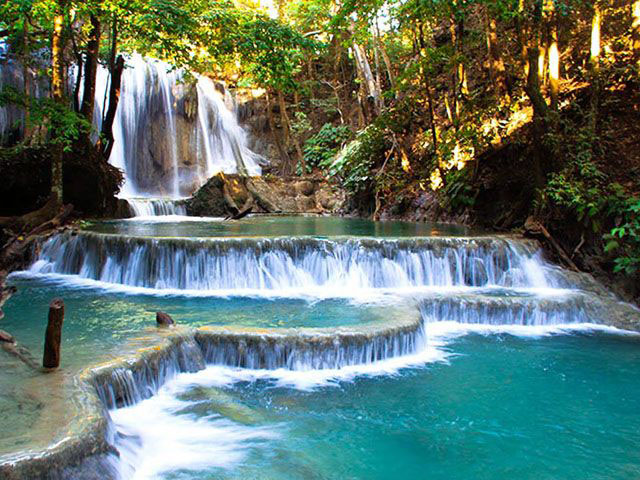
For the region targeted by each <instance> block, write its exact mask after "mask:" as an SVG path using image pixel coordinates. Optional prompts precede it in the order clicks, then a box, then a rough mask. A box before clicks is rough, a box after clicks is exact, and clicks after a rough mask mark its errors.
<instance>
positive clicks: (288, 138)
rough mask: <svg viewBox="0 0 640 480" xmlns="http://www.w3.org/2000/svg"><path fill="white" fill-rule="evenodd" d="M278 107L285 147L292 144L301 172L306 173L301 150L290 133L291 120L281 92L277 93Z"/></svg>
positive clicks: (293, 135) (296, 140)
mask: <svg viewBox="0 0 640 480" xmlns="http://www.w3.org/2000/svg"><path fill="white" fill-rule="evenodd" d="M278 105H279V106H280V118H281V121H282V131H283V133H284V138H285V145H288V144H289V143H290V142H291V143H293V148H294V149H295V151H296V156H297V157H298V161H299V162H300V164H301V166H302V171H303V172H304V173H306V172H307V165H306V163H305V161H304V155H303V154H302V148H300V143H299V142H298V139H297V138H296V136H295V133H293V132H291V120H290V119H289V114H288V113H287V103H286V102H285V99H284V95H283V94H282V92H278ZM292 167H293V166H292Z"/></svg>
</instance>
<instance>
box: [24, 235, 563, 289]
mask: <svg viewBox="0 0 640 480" xmlns="http://www.w3.org/2000/svg"><path fill="white" fill-rule="evenodd" d="M28 274H30V275H37V276H43V275H44V276H47V275H49V276H52V277H56V278H60V277H59V276H60V275H65V276H67V279H68V280H69V281H72V282H78V281H79V282H89V283H93V284H94V285H96V286H106V287H111V288H114V289H129V288H130V289H131V291H132V292H133V291H145V292H148V293H153V292H154V291H155V292H158V293H162V292H164V293H176V294H195V295H206V294H213V295H215V294H216V293H217V294H225V295H229V294H234V293H236V294H246V293H249V292H256V293H260V292H263V293H264V292H267V293H270V294H274V295H275V296H277V295H278V293H280V294H291V293H293V292H300V293H304V292H310V293H311V292H323V291H324V292H325V295H326V294H327V293H329V294H330V295H331V294H336V293H337V294H338V295H337V296H344V295H347V296H352V295H354V294H356V293H357V292H362V291H367V290H383V289H393V290H397V289H400V290H411V289H415V288H417V287H447V288H452V287H492V286H494V287H495V286H501V287H509V288H526V289H535V290H537V291H544V290H547V289H549V288H550V287H557V286H564V285H563V284H562V279H561V278H559V277H558V274H557V272H555V271H554V270H553V269H552V268H550V266H547V265H545V263H544V262H543V261H541V259H540V258H539V257H538V254H537V253H536V252H535V251H532V250H530V248H529V246H528V244H521V243H518V242H513V241H509V240H500V239H490V238H486V239H459V238H443V237H439V238H437V237H434V238H425V239H419V240H418V239H416V240H372V239H359V240H356V239H349V240H346V239H345V240H321V239H312V238H297V239H296V238H274V239H162V240H161V241H158V240H155V239H151V238H130V237H119V236H115V235H100V234H92V233H79V234H77V235H76V234H74V235H71V234H69V233H63V234H60V235H57V236H54V237H51V238H50V239H49V240H47V241H46V243H45V244H44V245H43V247H42V249H41V251H40V253H39V257H38V259H37V261H36V262H35V263H34V264H33V265H32V266H31V268H30V269H29V271H28ZM63 278H64V277H63ZM142 289H143V290H142ZM339 292H342V294H339Z"/></svg>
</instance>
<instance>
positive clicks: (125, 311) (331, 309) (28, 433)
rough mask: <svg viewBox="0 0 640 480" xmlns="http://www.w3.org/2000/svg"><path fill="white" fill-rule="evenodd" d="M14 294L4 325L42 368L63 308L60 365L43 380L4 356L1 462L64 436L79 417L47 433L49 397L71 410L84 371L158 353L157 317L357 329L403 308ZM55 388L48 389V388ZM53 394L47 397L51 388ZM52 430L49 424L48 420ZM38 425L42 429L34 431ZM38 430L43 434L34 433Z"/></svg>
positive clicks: (0, 358) (43, 287) (69, 292)
mask: <svg viewBox="0 0 640 480" xmlns="http://www.w3.org/2000/svg"><path fill="white" fill-rule="evenodd" d="M13 284H14V285H15V286H17V287H18V293H16V294H15V295H14V296H13V297H12V298H11V300H10V301H9V302H8V303H7V304H6V306H5V308H4V312H5V315H6V316H5V318H4V319H3V321H2V324H1V325H0V326H1V327H2V329H3V330H6V331H8V332H10V333H11V334H12V335H13V336H14V337H15V338H16V339H17V340H18V343H19V345H20V347H21V348H25V349H26V350H27V355H29V356H30V357H32V358H33V360H34V361H35V363H36V364H40V362H41V360H42V352H43V345H44V333H45V330H46V325H47V313H48V309H49V302H50V301H51V300H52V299H53V298H56V297H61V298H63V299H64V302H65V320H64V326H63V332H62V363H61V368H60V370H59V372H57V373H56V375H55V376H51V375H49V376H48V377H46V380H45V377H43V376H42V374H40V373H39V372H35V371H33V370H31V369H29V368H28V367H27V366H26V365H24V364H23V363H22V362H20V361H18V360H17V359H16V358H14V357H13V356H10V355H7V354H5V352H3V351H2V350H0V431H1V432H3V434H2V435H0V455H1V454H5V453H8V452H11V451H15V450H16V449H17V448H20V447H24V446H30V447H31V446H34V444H35V445H40V446H41V447H44V446H46V444H47V442H48V441H52V440H53V438H54V436H55V433H56V431H63V430H64V428H65V424H66V423H67V422H69V421H70V420H71V419H72V417H73V415H74V412H75V411H74V409H73V408H68V407H65V408H64V411H63V412H61V415H60V416H59V417H58V418H55V419H54V420H55V421H54V422H53V423H47V425H44V426H43V425H42V420H43V417H47V416H48V413H47V411H46V409H45V408H44V406H45V405H46V404H47V402H48V401H49V399H48V398H47V397H48V395H49V396H55V398H56V400H58V401H60V402H61V403H66V404H67V405H73V401H72V396H73V395H77V392H76V391H75V390H74V389H73V378H74V376H75V375H77V374H78V372H79V371H81V370H82V369H84V368H87V367H90V366H92V365H97V364H99V363H101V362H104V361H107V360H109V359H113V358H116V357H118V356H120V355H122V354H123V352H124V351H127V345H128V344H130V343H132V342H135V343H136V345H138V346H145V345H146V346H150V345H154V344H155V343H156V342H157V341H158V340H157V334H158V329H157V328H156V326H155V322H156V321H155V314H156V312H157V311H165V312H167V313H169V314H170V315H172V317H173V318H174V320H175V321H176V322H177V323H178V324H180V325H186V326H189V327H200V326H203V325H226V326H234V327H250V328H298V327H316V328H327V327H337V326H341V327H354V326H358V325H367V324H372V323H375V322H383V321H385V320H388V319H389V318H390V317H393V316H394V315H397V307H394V306H385V305H375V304H356V303H352V302H350V301H349V300H345V299H336V300H332V299H328V300H322V301H317V302H308V301H304V300H300V299H278V300H268V299H253V298H249V297H235V298H224V297H209V298H206V297H205V298H202V297H182V296H178V297H172V296H167V297H158V296H145V295H126V294H117V293H109V292H105V291H103V290H94V289H90V288H78V287H72V286H68V285H65V284H64V283H60V282H41V281H37V280H14V281H13ZM46 382H50V383H46ZM52 384H53V385H54V387H55V391H50V392H47V388H52V386H51V385H52ZM46 421H47V422H50V421H51V418H46ZM36 425H39V427H38V428H36ZM34 430H38V432H37V433H36V432H35V431H34Z"/></svg>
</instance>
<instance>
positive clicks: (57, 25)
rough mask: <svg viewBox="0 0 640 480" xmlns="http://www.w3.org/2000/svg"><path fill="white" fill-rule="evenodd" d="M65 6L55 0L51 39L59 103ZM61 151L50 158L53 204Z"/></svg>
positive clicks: (58, 201)
mask: <svg viewBox="0 0 640 480" xmlns="http://www.w3.org/2000/svg"><path fill="white" fill-rule="evenodd" d="M65 7H66V0H57V2H56V5H55V14H54V18H53V36H52V41H51V72H52V73H51V93H52V96H53V100H54V101H55V102H56V103H58V104H60V105H63V104H64V103H65V98H64V83H65V75H64V60H63V54H64V43H63V34H62V29H63V26H64V15H65ZM51 121H52V122H57V121H58V119H57V118H56V117H54V118H52V119H51ZM55 130H58V129H55ZM55 130H54V131H55ZM63 153H64V151H63V146H62V145H61V144H60V145H57V146H56V148H55V152H54V154H53V157H52V160H51V200H52V202H53V203H54V204H55V205H62V200H63V166H62V161H63Z"/></svg>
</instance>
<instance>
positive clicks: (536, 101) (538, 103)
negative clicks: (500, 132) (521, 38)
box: [526, 46, 549, 119]
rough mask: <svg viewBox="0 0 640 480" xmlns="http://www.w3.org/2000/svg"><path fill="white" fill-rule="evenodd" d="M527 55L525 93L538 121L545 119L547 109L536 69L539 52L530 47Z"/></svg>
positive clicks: (535, 48) (537, 49)
mask: <svg viewBox="0 0 640 480" xmlns="http://www.w3.org/2000/svg"><path fill="white" fill-rule="evenodd" d="M528 55H529V74H528V75H527V85H526V91H527V95H528V96H529V99H530V100H531V104H532V105H533V113H534V116H535V117H537V118H539V119H546V118H547V113H548V110H549V107H548V106H547V102H546V101H545V99H544V97H543V96H542V92H541V91H540V77H539V76H538V69H537V68H536V65H537V62H538V57H539V56H540V51H539V48H538V47H537V46H530V47H529V50H528Z"/></svg>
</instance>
